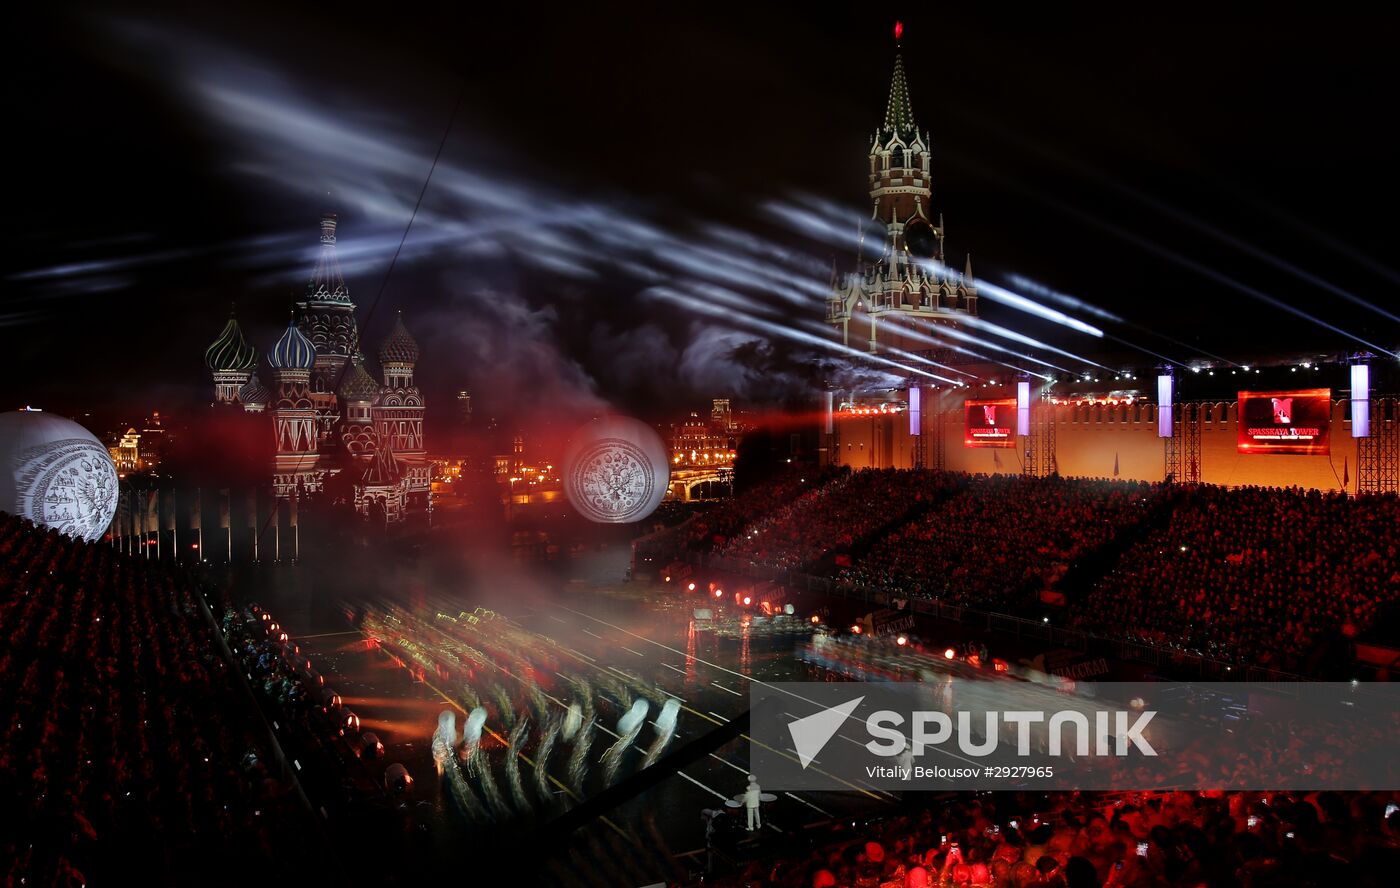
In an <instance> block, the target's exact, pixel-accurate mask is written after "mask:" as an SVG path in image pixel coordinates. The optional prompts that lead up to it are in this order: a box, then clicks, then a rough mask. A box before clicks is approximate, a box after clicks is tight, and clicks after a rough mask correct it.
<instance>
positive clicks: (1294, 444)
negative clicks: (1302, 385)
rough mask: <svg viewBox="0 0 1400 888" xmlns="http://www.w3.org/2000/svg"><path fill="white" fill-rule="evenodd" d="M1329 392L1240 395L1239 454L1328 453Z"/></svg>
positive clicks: (1330, 404) (1327, 390)
mask: <svg viewBox="0 0 1400 888" xmlns="http://www.w3.org/2000/svg"><path fill="white" fill-rule="evenodd" d="M1331 421H1332V390H1331V389H1299V390H1296V391H1286V392H1240V395H1239V412H1238V414H1237V422H1236V427H1237V428H1238V430H1239V434H1238V438H1237V443H1238V448H1237V449H1238V451H1239V452H1240V453H1305V454H1311V455H1315V456H1325V455H1326V454H1327V453H1329V452H1330V449H1331V448H1330V442H1329V436H1328V431H1329V428H1330V426H1331Z"/></svg>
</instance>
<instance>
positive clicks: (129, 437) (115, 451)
mask: <svg viewBox="0 0 1400 888" xmlns="http://www.w3.org/2000/svg"><path fill="white" fill-rule="evenodd" d="M107 452H108V453H109V454H111V456H112V462H113V463H115V464H116V466H117V474H118V475H119V476H122V477H125V476H126V475H129V474H131V473H132V472H139V471H141V433H140V432H138V431H136V429H135V428H128V429H127V430H126V431H125V432H123V433H122V436H121V438H119V439H118V440H117V443H115V444H113V445H111V446H110V447H108V448H107Z"/></svg>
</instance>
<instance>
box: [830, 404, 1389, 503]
mask: <svg viewBox="0 0 1400 888" xmlns="http://www.w3.org/2000/svg"><path fill="white" fill-rule="evenodd" d="M989 391H990V392H993V394H985V393H986V392H989ZM969 392H974V393H975V394H972V395H971V396H970V397H971V398H974V399H979V400H980V399H991V398H1009V399H1013V400H1014V398H1015V396H1016V392H1015V388H1014V387H1013V386H999V387H993V388H992V389H981V388H978V389H968V388H958V389H952V390H948V389H942V390H932V389H930V388H924V389H923V390H922V392H921V396H920V397H921V399H922V409H921V410H920V411H919V413H920V415H919V421H918V426H919V428H920V430H921V432H922V437H923V440H922V441H920V440H919V438H918V437H916V436H914V435H913V434H911V431H912V430H911V417H910V412H909V408H908V398H907V395H906V396H905V397H904V398H902V399H901V400H898V401H889V402H885V408H886V412H885V413H880V412H879V406H880V405H878V404H870V403H866V404H861V405H858V406H857V407H856V408H855V410H856V411H870V410H873V411H874V412H855V411H853V410H851V409H846V410H840V409H836V410H833V412H832V422H831V426H830V428H831V434H830V435H828V436H827V444H826V447H827V451H826V453H827V461H828V462H829V463H831V464H834V465H846V466H850V467H851V468H853V469H862V468H910V467H913V466H915V465H916V464H921V465H924V466H927V467H929V468H940V469H945V470H948V471H956V472H971V473H979V474H1021V473H1023V472H1024V471H1025V466H1026V463H1027V459H1028V450H1029V451H1031V454H1030V460H1031V462H1032V465H1033V468H1034V471H1031V472H1029V473H1030V474H1038V475H1045V474H1050V473H1051V472H1053V471H1058V473H1059V474H1061V475H1065V476H1074V477H1096V478H1104V477H1114V476H1117V477H1120V478H1124V479H1131V480H1140V481H1163V480H1165V479H1166V477H1167V473H1168V467H1167V459H1168V448H1169V446H1170V445H1169V442H1171V441H1173V440H1174V441H1175V443H1176V446H1178V447H1179V448H1180V449H1181V452H1182V456H1183V459H1182V463H1181V470H1180V472H1179V473H1178V474H1177V476H1176V478H1175V480H1178V481H1186V480H1192V481H1199V482H1202V483H1206V484H1221V485H1226V486H1232V487H1234V486H1241V485H1265V486H1271V487H1288V486H1299V487H1308V488H1316V489H1320V490H1342V489H1348V490H1350V491H1351V492H1356V491H1357V490H1358V477H1359V474H1360V472H1359V469H1358V439H1356V438H1353V437H1352V436H1351V414H1350V402H1349V401H1347V400H1346V399H1344V398H1340V399H1339V398H1337V397H1336V395H1337V394H1345V392H1341V391H1339V390H1333V397H1332V399H1331V421H1330V423H1329V424H1328V429H1327V436H1326V438H1327V445H1328V446H1327V448H1326V449H1327V451H1328V452H1327V453H1320V454H1292V453H1247V452H1241V451H1240V450H1239V446H1238V442H1239V423H1238V406H1237V402H1236V401H1207V402H1188V403H1184V404H1181V403H1179V404H1177V405H1176V406H1175V414H1176V415H1175V421H1174V423H1173V431H1174V433H1175V438H1174V439H1167V438H1160V437H1158V434H1157V406H1156V404H1155V403H1153V401H1152V399H1151V398H1150V397H1144V398H1140V399H1139V398H1134V399H1133V401H1132V403H1131V404H1129V403H1123V402H1122V400H1125V399H1122V400H1120V402H1119V403H1117V404H1105V403H1093V404H1091V403H1088V402H1087V401H1086V402H1084V403H1060V404H1053V403H1049V402H1045V401H1042V402H1039V403H1037V404H1036V405H1035V406H1034V407H1033V408H1032V413H1033V417H1034V418H1033V422H1032V429H1031V430H1032V432H1033V434H1032V435H1029V436H1015V438H1014V442H1013V443H1012V444H1011V446H1006V447H983V446H967V444H966V441H965V427H964V401H965V400H967V399H968V398H969ZM1070 398H1073V396H1070ZM1057 400H1061V399H1058V398H1057ZM1063 400H1069V399H1063ZM1371 411H1372V413H1371V416H1372V425H1371V434H1372V436H1373V438H1375V439H1376V440H1378V441H1388V442H1389V443H1391V446H1394V442H1395V440H1396V433H1397V429H1396V425H1397V424H1396V422H1395V419H1394V417H1396V416H1397V412H1396V411H1397V405H1396V399H1394V398H1375V399H1372V401H1371ZM1013 412H1014V408H1013ZM1183 415H1186V416H1187V417H1188V418H1187V419H1186V420H1185V421H1183ZM1047 420H1053V448H1050V449H1048V452H1049V453H1052V454H1053V459H1046V458H1044V454H1045V453H1047V448H1046V445H1045V443H1044V440H1043V439H1044V436H1045V431H1044V430H1045V422H1046V421H1047ZM1013 425H1014V420H1013ZM1192 425H1194V426H1195V427H1196V429H1197V430H1198V432H1199V438H1198V440H1199V442H1200V446H1199V458H1198V460H1197V472H1196V473H1193V472H1191V467H1190V465H1189V462H1188V460H1187V459H1186V455H1187V451H1188V449H1189V448H1188V445H1187V439H1188V436H1189V435H1190V434H1191V432H1192V429H1191V426H1192ZM1037 446H1039V448H1040V450H1039V453H1036V452H1035V450H1036V448H1037ZM1038 456H1039V457H1040V458H1039V459H1037V457H1038ZM1047 464H1048V465H1047ZM1193 474H1196V477H1190V476H1191V475H1193ZM1344 479H1345V480H1346V481H1348V482H1349V483H1347V484H1345V485H1344V484H1343V481H1344Z"/></svg>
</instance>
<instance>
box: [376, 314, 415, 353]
mask: <svg viewBox="0 0 1400 888" xmlns="http://www.w3.org/2000/svg"><path fill="white" fill-rule="evenodd" d="M379 363H381V364H416V363H418V341H417V340H416V339H414V338H413V337H412V336H410V335H409V333H408V330H407V328H405V327H404V325H403V312H399V314H398V316H397V317H395V318H394V329H392V330H390V331H389V338H388V339H386V340H384V344H383V345H381V346H379Z"/></svg>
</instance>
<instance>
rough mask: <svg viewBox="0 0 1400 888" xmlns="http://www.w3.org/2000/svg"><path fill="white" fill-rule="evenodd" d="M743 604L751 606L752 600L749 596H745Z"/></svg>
mask: <svg viewBox="0 0 1400 888" xmlns="http://www.w3.org/2000/svg"><path fill="white" fill-rule="evenodd" d="M744 604H753V598H752V597H751V596H748V595H745V596H744Z"/></svg>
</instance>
